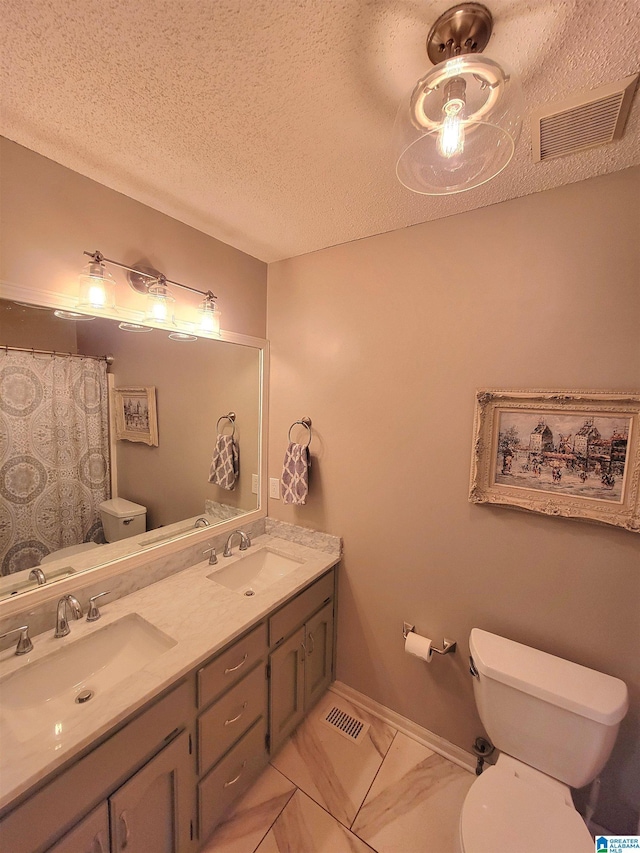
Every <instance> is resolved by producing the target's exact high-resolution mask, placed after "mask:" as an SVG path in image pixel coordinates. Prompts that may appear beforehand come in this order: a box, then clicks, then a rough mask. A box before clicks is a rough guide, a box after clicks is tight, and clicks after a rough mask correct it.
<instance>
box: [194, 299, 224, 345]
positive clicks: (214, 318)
mask: <svg viewBox="0 0 640 853" xmlns="http://www.w3.org/2000/svg"><path fill="white" fill-rule="evenodd" d="M198 332H199V333H200V334H201V335H215V336H218V335H219V334H220V311H219V310H218V306H217V305H216V303H215V302H214V300H213V299H212V298H211V297H210V296H208V297H206V299H205V300H204V301H203V302H201V303H200V305H198Z"/></svg>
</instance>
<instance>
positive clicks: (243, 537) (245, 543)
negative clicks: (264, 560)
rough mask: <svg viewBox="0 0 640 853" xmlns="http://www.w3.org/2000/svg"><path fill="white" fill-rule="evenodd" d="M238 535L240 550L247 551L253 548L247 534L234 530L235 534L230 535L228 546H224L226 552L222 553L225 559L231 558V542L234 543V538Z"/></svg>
mask: <svg viewBox="0 0 640 853" xmlns="http://www.w3.org/2000/svg"><path fill="white" fill-rule="evenodd" d="M236 533H237V534H238V536H239V537H240V550H241V551H246V550H247V548H250V547H251V539H249V537H248V536H247V534H246V533H243V532H242V530H234V531H233V533H230V534H229V538H228V539H227V544H226V545H225V546H224V551H223V552H222V556H223V557H230V556H231V542H232V541H233V537H234V536H235V535H236Z"/></svg>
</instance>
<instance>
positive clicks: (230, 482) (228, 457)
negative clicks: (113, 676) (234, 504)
mask: <svg viewBox="0 0 640 853" xmlns="http://www.w3.org/2000/svg"><path fill="white" fill-rule="evenodd" d="M239 462H240V459H239V453H238V445H237V444H236V442H235V440H234V438H233V436H231V435H219V436H218V438H217V439H216V446H215V448H214V451H213V458H212V459H211V470H210V471H209V482H210V483H214V484H215V485H216V486H220V488H222V489H227V491H229V492H230V491H232V490H233V489H234V488H235V485H236V480H237V479H238V476H239V474H240V465H239Z"/></svg>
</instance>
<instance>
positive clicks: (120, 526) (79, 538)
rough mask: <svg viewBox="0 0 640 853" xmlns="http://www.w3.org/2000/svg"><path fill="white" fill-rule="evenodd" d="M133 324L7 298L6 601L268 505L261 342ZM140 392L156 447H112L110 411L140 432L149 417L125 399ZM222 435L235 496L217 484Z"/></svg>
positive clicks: (0, 528)
mask: <svg viewBox="0 0 640 853" xmlns="http://www.w3.org/2000/svg"><path fill="white" fill-rule="evenodd" d="M58 313H59V312H58ZM128 325H129V324H127V323H122V322H121V321H118V320H115V319H107V318H103V317H98V318H94V319H75V320H74V319H65V318H64V312H63V316H62V317H60V316H57V315H56V313H55V312H54V310H53V308H52V306H51V305H49V306H48V307H42V306H36V305H29V304H24V303H22V302H16V301H11V300H8V299H0V602H1V601H2V600H6V599H7V598H13V597H14V596H16V595H19V594H20V593H22V592H25V591H28V590H32V589H34V588H36V587H37V586H38V584H39V583H40V584H42V582H43V576H44V580H45V582H46V583H50V582H52V581H55V580H57V579H62V578H64V577H68V576H69V575H70V574H75V573H78V572H84V571H87V570H89V569H92V568H96V567H97V566H102V565H105V564H106V563H110V562H112V561H113V560H116V559H120V558H121V557H123V556H126V555H129V554H139V553H140V552H141V550H144V549H148V548H152V547H155V546H157V545H158V544H159V543H164V542H168V541H171V540H174V539H175V538H176V537H184V536H185V535H187V534H189V533H190V532H192V531H198V530H199V528H200V527H204V526H206V527H207V528H214V527H215V526H216V525H220V524H222V523H224V522H226V521H229V520H230V519H236V518H238V519H242V517H243V516H247V515H249V514H251V513H252V514H253V516H252V517H255V513H256V511H257V510H259V509H260V505H259V492H260V489H259V487H258V484H259V482H260V475H261V464H262V459H263V444H262V442H263V422H262V418H263V413H264V405H263V404H264V399H263V398H264V382H265V371H264V368H265V354H266V349H265V342H261V341H257V340H256V339H246V340H247V341H251V342H253V341H255V344H254V345H251V343H245V342H243V341H236V340H233V341H231V340H210V339H206V338H197V339H192V340H184V339H183V338H181V337H180V336H178V338H177V339H176V338H170V337H169V332H168V331H167V330H164V329H150V330H145V331H140V330H138V331H132V330H131V329H130V328H128ZM223 335H224V333H223ZM233 337H234V338H240V336H233ZM78 355H82V356H85V357H84V358H78V357H77V356H78ZM104 356H109V359H108V361H109V363H108V364H107V361H106V360H105V359H104ZM138 388H153V389H155V392H154V395H155V396H154V399H155V405H156V413H157V446H153V445H152V444H148V443H145V441H131V440H127V439H122V438H117V437H116V436H117V432H116V429H115V427H116V417H115V416H116V411H115V410H114V405H116V406H120V407H121V408H122V407H123V405H124V406H128V409H127V411H126V417H127V418H128V419H129V423H130V425H131V426H132V427H133V431H134V433H135V428H136V426H137V425H141V434H142V435H144V433H145V428H146V427H147V425H148V422H147V419H148V417H149V415H151V416H153V412H149V410H148V407H147V406H146V404H145V403H144V400H143V402H142V404H140V403H138V402H137V401H136V399H135V398H134V397H128V396H127V394H126V393H125V394H122V393H117V392H119V391H121V389H138ZM123 401H124V403H123ZM230 413H233V414H234V416H235V417H234V418H232V419H230V418H228V417H226V416H228V415H229V414H230ZM120 414H121V415H122V412H121V413H120ZM219 434H221V435H227V436H230V435H232V434H233V441H234V442H235V445H236V448H237V450H238V456H237V460H236V469H235V472H234V474H233V475H232V477H231V480H232V481H233V488H225V487H224V486H222V485H220V484H218V483H216V482H210V473H211V463H212V458H213V455H214V452H215V449H216V444H218V449H219V450H220V449H221V447H220V445H221V444H222V445H226V446H227V448H228V446H229V442H228V441H227V442H225V441H223V442H218V438H217V436H218V435H219ZM226 485H227V486H229V485H230V482H229V481H228V480H227V482H226ZM114 498H117V499H118V500H116V501H114ZM105 501H106V502H107V503H108V504H109V506H108V507H107V508H106V509H108V510H109V513H108V521H105V516H104V512H103V510H101V509H100V505H101V504H103V503H104V502H105ZM129 519H133V520H132V521H130V520H129ZM107 525H109V526H108V529H107ZM114 531H115V533H114ZM133 531H135V532H133ZM108 540H110V541H108Z"/></svg>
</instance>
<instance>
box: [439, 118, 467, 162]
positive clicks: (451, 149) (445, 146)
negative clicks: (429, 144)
mask: <svg viewBox="0 0 640 853" xmlns="http://www.w3.org/2000/svg"><path fill="white" fill-rule="evenodd" d="M438 151H439V152H440V154H441V155H442V156H443V157H453V156H455V155H456V154H462V152H463V151H464V126H463V124H462V122H461V121H460V116H459V115H446V116H445V118H444V121H443V122H442V128H441V129H440V133H439V134H438Z"/></svg>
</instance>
